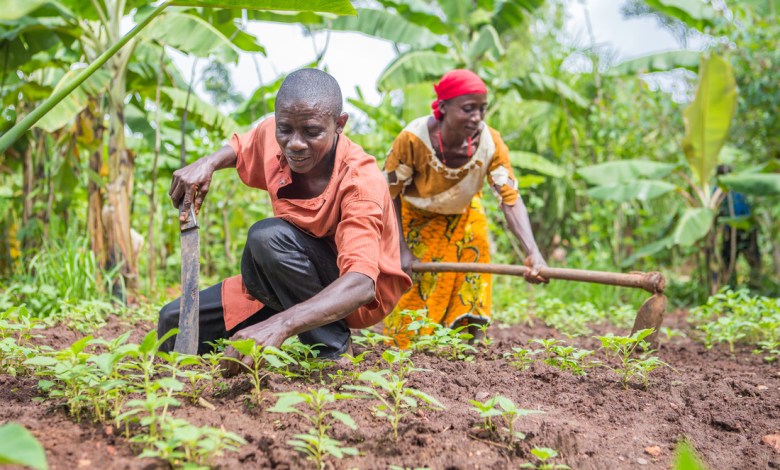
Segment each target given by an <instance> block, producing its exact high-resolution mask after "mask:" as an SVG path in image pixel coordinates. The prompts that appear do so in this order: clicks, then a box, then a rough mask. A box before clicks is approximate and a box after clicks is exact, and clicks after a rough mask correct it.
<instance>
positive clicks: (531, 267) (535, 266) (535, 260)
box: [525, 251, 550, 284]
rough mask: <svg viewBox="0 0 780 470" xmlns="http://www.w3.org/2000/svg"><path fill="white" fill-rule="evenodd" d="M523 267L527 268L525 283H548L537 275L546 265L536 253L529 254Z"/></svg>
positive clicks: (539, 254)
mask: <svg viewBox="0 0 780 470" xmlns="http://www.w3.org/2000/svg"><path fill="white" fill-rule="evenodd" d="M525 265H526V267H527V268H528V271H526V273H525V280H526V281H528V282H530V283H531V284H540V283H544V284H547V283H548V282H550V281H549V280H547V279H545V278H544V277H542V276H541V275H540V274H539V272H540V271H541V270H542V268H546V267H547V263H546V262H545V261H544V258H543V257H542V254H541V253H539V252H538V251H536V252H534V253H531V254H530V255H529V256H528V257H526V258H525Z"/></svg>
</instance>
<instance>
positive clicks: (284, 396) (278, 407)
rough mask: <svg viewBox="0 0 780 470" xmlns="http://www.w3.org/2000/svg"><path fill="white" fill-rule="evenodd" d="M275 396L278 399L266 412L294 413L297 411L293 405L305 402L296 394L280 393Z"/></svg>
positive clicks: (304, 399)
mask: <svg viewBox="0 0 780 470" xmlns="http://www.w3.org/2000/svg"><path fill="white" fill-rule="evenodd" d="M277 396H278V397H279V398H278V399H277V400H276V403H275V404H274V406H273V407H271V408H269V409H268V411H272V412H274V413H295V412H296V411H298V409H297V408H296V407H295V405H297V404H299V403H303V402H305V401H306V398H304V397H302V396H301V395H300V394H299V393H296V392H289V393H280V394H278V395H277Z"/></svg>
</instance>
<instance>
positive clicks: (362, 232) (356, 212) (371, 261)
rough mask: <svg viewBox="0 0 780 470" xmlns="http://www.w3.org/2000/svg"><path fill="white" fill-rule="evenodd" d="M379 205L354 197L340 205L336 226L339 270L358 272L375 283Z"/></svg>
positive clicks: (380, 214)
mask: <svg viewBox="0 0 780 470" xmlns="http://www.w3.org/2000/svg"><path fill="white" fill-rule="evenodd" d="M383 228H384V224H383V223H382V206H381V205H380V204H379V203H377V202H375V201H372V200H367V199H354V200H352V201H350V202H348V203H346V204H345V205H344V206H343V207H342V215H341V221H340V222H339V224H338V227H337V228H336V238H335V241H336V250H337V251H338V258H337V261H336V262H337V264H338V267H339V273H340V275H341V276H343V275H344V274H346V273H361V274H364V275H366V276H368V277H370V278H371V280H373V281H374V285H376V281H377V278H378V277H379V255H380V253H379V246H380V242H381V238H382V230H383Z"/></svg>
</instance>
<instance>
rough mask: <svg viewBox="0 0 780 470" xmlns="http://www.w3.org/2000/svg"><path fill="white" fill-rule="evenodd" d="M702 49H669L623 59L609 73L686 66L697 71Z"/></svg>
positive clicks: (619, 73) (626, 72)
mask: <svg viewBox="0 0 780 470" xmlns="http://www.w3.org/2000/svg"><path fill="white" fill-rule="evenodd" d="M700 58H701V52H700V51H668V52H659V53H657V54H650V55H645V56H641V57H637V58H635V59H629V60H626V61H623V62H621V63H619V64H617V65H615V66H614V67H612V68H611V69H610V70H609V73H608V74H609V75H636V74H639V73H651V72H665V71H668V70H672V69H679V68H685V69H689V70H692V71H695V70H696V68H697V67H698V66H699V60H700Z"/></svg>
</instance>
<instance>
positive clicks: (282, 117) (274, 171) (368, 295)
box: [158, 69, 411, 361]
mask: <svg viewBox="0 0 780 470" xmlns="http://www.w3.org/2000/svg"><path fill="white" fill-rule="evenodd" d="M341 106H342V97H341V90H340V88H339V86H338V83H337V82H336V80H335V79H334V78H333V77H331V76H330V75H328V74H326V73H325V72H322V71H319V70H315V69H303V70H298V71H296V72H293V73H291V74H290V75H289V76H288V77H287V78H286V79H285V80H284V82H283V83H282V86H281V88H280V89H279V93H278V95H277V97H276V109H275V112H274V117H273V118H268V119H266V120H264V121H262V122H261V123H260V124H259V125H258V126H257V127H256V128H255V129H253V130H251V131H249V132H248V133H246V134H243V135H233V138H232V139H231V141H230V144H229V145H227V146H225V147H223V148H221V149H220V150H218V151H217V152H215V153H214V154H212V155H209V156H207V157H204V158H201V159H200V160H198V161H196V162H195V163H192V164H191V165H188V166H186V167H184V168H182V169H180V170H177V171H176V172H175V173H174V175H173V183H172V185H171V190H170V196H171V199H172V200H173V204H174V206H176V207H179V204H180V203H181V204H182V205H181V212H180V215H179V218H180V220H182V221H185V220H186V218H187V214H188V212H189V210H190V206H191V205H192V204H194V209H195V211H196V213H197V212H198V211H199V209H200V206H201V205H202V204H203V200H204V198H205V197H206V194H207V193H208V190H209V185H210V183H211V177H212V174H213V173H214V171H216V170H218V169H222V168H236V169H237V170H238V176H239V177H240V178H241V180H242V181H243V182H244V183H245V184H247V185H248V186H251V187H254V188H259V189H264V190H266V191H268V193H269V194H270V197H271V202H272V206H273V211H274V216H275V217H273V218H269V219H265V220H261V221H259V222H257V223H255V224H254V225H253V226H252V227H251V228H250V229H249V234H248V236H247V241H246V246H245V248H244V253H243V256H242V259H241V275H238V276H234V277H231V278H228V279H226V280H224V281H223V282H221V283H219V284H217V285H215V286H212V287H209V288H208V289H205V290H204V291H202V292H201V293H200V344H199V348H198V352H199V353H200V354H202V353H204V352H207V351H208V350H209V349H210V348H209V345H208V344H207V342H208V341H214V340H216V339H218V338H232V339H243V338H251V339H253V340H255V341H256V342H257V343H258V344H261V345H266V346H276V347H279V346H280V345H281V344H282V342H284V340H285V339H287V338H288V337H290V336H293V335H298V337H299V338H300V340H301V341H302V342H304V343H306V344H309V345H319V346H318V348H319V351H320V357H323V358H337V357H339V356H340V355H341V354H343V353H346V352H349V351H350V332H349V328H350V327H351V328H365V327H367V326H370V325H373V324H375V323H378V322H380V321H381V320H382V319H383V318H384V317H385V315H387V313H389V312H390V311H391V310H392V309H393V307H394V306H395V304H396V302H397V301H398V299H399V298H400V297H401V294H403V292H404V291H406V290H407V289H408V288H409V286H410V285H411V280H410V279H409V277H408V276H407V275H406V274H404V272H403V271H402V270H401V265H400V255H399V248H398V242H399V240H398V227H397V225H396V218H395V213H394V212H393V203H392V201H391V200H390V194H389V192H388V190H387V185H386V184H385V183H384V177H383V176H382V174H381V173H380V171H379V169H378V167H377V164H376V160H375V159H374V158H373V157H372V156H370V155H368V154H366V153H365V152H364V151H363V149H362V148H360V147H359V146H357V145H355V144H354V143H352V142H351V141H350V140H349V139H348V138H347V137H346V136H344V135H343V134H342V131H343V129H344V125H345V124H346V122H347V119H348V115H347V114H346V113H343V112H342V107H341ZM236 210H241V209H240V208H236ZM178 319H179V300H176V301H174V302H171V303H170V304H168V305H166V306H165V307H163V309H162V310H161V311H160V319H159V324H158V334H159V335H163V334H164V333H165V332H167V331H168V330H170V329H171V328H175V327H176V326H178V321H179V320H178ZM172 346H173V341H172V340H169V341H168V342H166V344H165V345H164V346H163V348H164V349H168V350H170V349H172ZM227 353H228V354H232V355H234V356H236V355H237V354H236V353H235V351H232V350H229V351H228V352H227ZM244 360H245V361H251V359H249V358H245V359H244Z"/></svg>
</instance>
